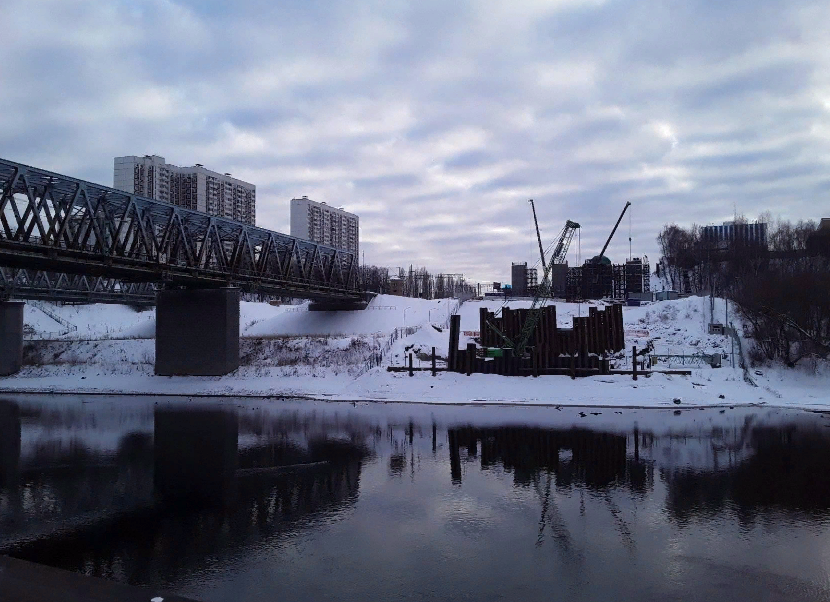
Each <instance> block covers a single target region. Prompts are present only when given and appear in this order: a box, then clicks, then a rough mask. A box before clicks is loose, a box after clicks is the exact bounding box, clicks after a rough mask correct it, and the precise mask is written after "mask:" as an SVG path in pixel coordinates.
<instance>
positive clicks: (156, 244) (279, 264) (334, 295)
mask: <svg viewBox="0 0 830 602" xmlns="http://www.w3.org/2000/svg"><path fill="white" fill-rule="evenodd" d="M0 190H2V197H0V270H2V273H3V274H5V275H6V276H5V277H4V278H2V284H3V288H2V289H0V294H2V300H0V375H7V374H12V373H14V372H16V371H17V370H19V368H20V365H21V361H22V345H23V304H22V303H21V302H20V301H16V300H15V299H26V298H40V299H43V298H49V294H48V290H49V288H50V286H51V288H52V290H54V291H56V292H55V295H56V297H55V298H59V297H60V296H63V297H64V298H68V297H69V295H67V293H66V290H67V289H70V290H71V289H72V288H73V287H75V288H78V287H83V286H86V287H89V286H90V285H89V282H90V281H91V280H92V281H93V282H94V283H104V284H95V285H94V286H93V288H95V287H96V286H97V287H98V289H96V290H93V293H95V294H94V295H92V297H93V298H97V297H101V298H102V299H113V300H116V299H117V298H118V296H119V295H120V294H121V293H122V292H127V293H130V292H133V293H134V292H140V293H142V294H143V295H144V296H146V295H147V294H148V292H150V291H153V290H155V295H156V364H155V370H156V374H160V375H174V374H182V375H200V376H201V375H210V376H215V375H222V374H227V373H229V372H232V371H233V370H235V369H236V368H237V367H238V366H239V296H240V292H250V293H259V294H266V295H268V294H270V295H280V296H290V297H296V298H305V299H311V300H312V301H313V305H315V306H316V307H317V308H322V309H362V308H364V307H365V306H366V301H367V299H366V297H365V295H364V294H363V293H362V292H361V291H360V290H359V288H358V285H357V258H356V257H355V255H354V254H353V253H348V252H346V251H342V250H340V249H335V248H332V247H327V246H324V245H320V244H317V243H314V242H311V241H308V240H302V239H299V238H295V237H291V236H287V235H285V234H281V233H279V232H274V231H271V230H266V229H264V228H259V227H256V226H251V225H248V224H243V223H241V222H236V221H233V220H229V219H225V218H221V217H216V216H212V215H208V214H207V213H203V212H200V211H193V210H190V209H186V208H184V207H179V206H176V205H171V204H169V203H164V202H161V201H156V200H154V199H149V198H145V197H141V196H138V195H134V194H130V193H126V192H123V191H120V190H115V189H113V188H108V187H106V186H101V185H100V184H95V183H93V182H87V181H84V180H79V179H77V178H72V177H69V176H65V175H61V174H57V173H53V172H50V171H46V170H43V169H39V168H37V167H31V166H28V165H22V164H20V163H15V162H13V161H8V160H5V159H0ZM21 273H23V275H24V277H21V276H20V275H21ZM72 283H77V284H72ZM61 284H63V286H61ZM148 285H152V286H148ZM107 287H108V288H107ZM44 289H46V291H47V292H46V293H45V292H44ZM57 291H59V292H60V295H58V292H57ZM99 293H100V294H99Z"/></svg>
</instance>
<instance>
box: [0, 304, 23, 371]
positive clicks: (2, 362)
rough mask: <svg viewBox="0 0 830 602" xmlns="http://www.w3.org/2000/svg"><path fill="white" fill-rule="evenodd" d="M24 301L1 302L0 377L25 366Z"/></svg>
mask: <svg viewBox="0 0 830 602" xmlns="http://www.w3.org/2000/svg"><path fill="white" fill-rule="evenodd" d="M24 305H25V303H23V302H22V301H0V376H9V375H10V374H14V373H16V372H18V371H19V370H20V367H21V366H22V365H23V306H24Z"/></svg>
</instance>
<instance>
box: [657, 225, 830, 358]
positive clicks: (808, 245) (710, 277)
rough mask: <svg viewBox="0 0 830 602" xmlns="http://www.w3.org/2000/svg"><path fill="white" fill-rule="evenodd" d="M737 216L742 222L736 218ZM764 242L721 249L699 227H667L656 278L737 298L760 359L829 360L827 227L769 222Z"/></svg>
mask: <svg viewBox="0 0 830 602" xmlns="http://www.w3.org/2000/svg"><path fill="white" fill-rule="evenodd" d="M739 221H740V220H739ZM764 221H766V223H767V224H768V233H767V245H766V246H761V245H758V244H751V243H748V242H746V241H743V240H735V241H732V242H731V243H730V244H729V245H728V246H726V247H724V246H719V247H718V246H716V245H714V244H712V243H710V242H708V241H706V240H705V239H704V238H703V236H701V233H702V229H701V228H700V227H698V226H692V227H691V228H681V227H679V226H677V225H675V224H669V225H666V226H665V227H664V228H663V230H662V231H661V232H660V234H659V236H658V237H657V242H658V244H659V245H660V249H661V252H662V257H661V259H660V262H659V264H658V267H657V273H658V276H660V277H662V278H663V279H664V281H666V282H667V283H668V285H669V286H670V287H671V288H673V289H674V290H677V291H679V292H687V293H691V294H713V295H716V296H721V297H725V298H728V299H731V300H732V301H734V302H735V303H736V305H737V307H738V310H739V312H740V314H741V316H742V317H743V318H744V321H745V324H746V325H747V330H748V332H747V335H748V336H750V337H751V338H752V339H753V340H754V343H755V349H754V351H753V359H754V360H755V361H764V360H775V361H781V362H783V363H785V364H786V365H787V366H791V367H792V366H795V365H796V364H797V363H798V362H799V361H801V360H803V359H804V358H809V357H812V358H828V357H830V252H828V249H830V244H828V243H830V232H829V231H827V230H826V229H825V230H819V229H818V225H817V224H816V223H815V222H812V221H800V222H798V223H796V224H793V223H790V222H788V221H781V220H778V221H775V222H773V221H772V220H770V219H767V220H764Z"/></svg>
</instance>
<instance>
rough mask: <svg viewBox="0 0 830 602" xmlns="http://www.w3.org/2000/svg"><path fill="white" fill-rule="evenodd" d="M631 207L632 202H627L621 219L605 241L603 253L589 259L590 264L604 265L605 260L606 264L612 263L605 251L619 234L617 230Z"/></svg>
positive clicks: (618, 219)
mask: <svg viewBox="0 0 830 602" xmlns="http://www.w3.org/2000/svg"><path fill="white" fill-rule="evenodd" d="M629 207H631V202H630V201H626V203H625V207H623V210H622V213H620V217H619V218H617V223H616V224H614V229H613V230H611V234H609V235H608V240H606V241H605V245H604V246H603V247H602V251H600V252H599V255H597V256H596V257H592V258H591V259H589V260H588V263H602V262H603V259H604V260H605V263H611V260H610V259H608V258H607V257H605V250H606V249H607V248H608V245H609V244H611V239H612V238H614V234H615V233H616V232H617V228H619V226H620V222H621V221H622V218H623V216H624V215H625V212H626V211H627V210H628V208H629Z"/></svg>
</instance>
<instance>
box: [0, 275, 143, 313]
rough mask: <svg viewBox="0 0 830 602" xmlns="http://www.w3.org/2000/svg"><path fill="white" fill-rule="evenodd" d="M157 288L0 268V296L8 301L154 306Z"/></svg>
mask: <svg viewBox="0 0 830 602" xmlns="http://www.w3.org/2000/svg"><path fill="white" fill-rule="evenodd" d="M156 287H157V285H155V284H153V283H152V282H127V281H124V280H119V279H117V278H107V277H106V276H85V275H83V274H65V273H61V272H46V271H43V270H26V269H16V268H7V267H0V295H2V296H4V297H8V298H16V299H41V300H43V301H62V302H66V303H124V304H130V305H146V306H150V305H155V303H156Z"/></svg>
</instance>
